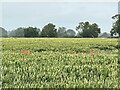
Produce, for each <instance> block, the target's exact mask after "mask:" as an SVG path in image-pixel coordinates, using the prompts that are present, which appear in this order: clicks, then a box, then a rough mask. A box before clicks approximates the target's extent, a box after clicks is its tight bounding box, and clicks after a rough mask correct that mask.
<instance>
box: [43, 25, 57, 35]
mask: <svg viewBox="0 0 120 90" xmlns="http://www.w3.org/2000/svg"><path fill="white" fill-rule="evenodd" d="M41 36H42V37H57V29H56V28H55V25H53V24H52V23H49V24H47V25H45V26H44V27H43V29H42V32H41Z"/></svg>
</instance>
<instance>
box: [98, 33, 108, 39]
mask: <svg viewBox="0 0 120 90" xmlns="http://www.w3.org/2000/svg"><path fill="white" fill-rule="evenodd" d="M99 37H103V38H107V37H110V34H109V33H107V32H103V33H101V34H100V35H99Z"/></svg>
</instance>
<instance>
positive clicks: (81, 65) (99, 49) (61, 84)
mask: <svg viewBox="0 0 120 90" xmlns="http://www.w3.org/2000/svg"><path fill="white" fill-rule="evenodd" d="M2 45H3V57H2V67H1V68H2V88H118V70H119V68H118V49H117V47H116V46H117V45H118V43H117V39H103V38H102V39H100V38H98V39H91V38H89V39H85V38H81V39H77V38H76V39H73V38H67V39H65V38H62V39H61V38H49V39H47V38H29V39H26V38H11V39H10V38H8V39H6V38H5V39H4V38H3V44H2ZM90 49H93V50H94V54H93V55H91V54H90V53H89V50H90ZM20 50H29V51H30V52H31V54H26V53H25V54H24V53H21V52H20ZM83 50H84V51H86V53H82V51H83Z"/></svg>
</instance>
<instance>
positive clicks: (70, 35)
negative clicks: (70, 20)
mask: <svg viewBox="0 0 120 90" xmlns="http://www.w3.org/2000/svg"><path fill="white" fill-rule="evenodd" d="M66 34H67V37H75V31H74V30H72V29H68V30H67V31H66Z"/></svg>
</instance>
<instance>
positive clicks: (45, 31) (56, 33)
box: [0, 14, 120, 38]
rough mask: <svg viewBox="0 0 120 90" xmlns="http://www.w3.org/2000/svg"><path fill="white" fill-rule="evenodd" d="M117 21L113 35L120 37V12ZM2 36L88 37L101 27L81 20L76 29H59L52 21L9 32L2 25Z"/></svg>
mask: <svg viewBox="0 0 120 90" xmlns="http://www.w3.org/2000/svg"><path fill="white" fill-rule="evenodd" d="M112 19H113V20H115V22H114V23H113V26H112V29H111V30H110V34H111V36H114V35H117V34H118V35H119V37H120V14H117V15H115V16H113V17H112ZM0 31H2V32H1V35H0V36H1V37H88V38H96V37H98V36H99V34H100V33H101V29H100V28H99V26H98V25H97V24H96V23H93V24H90V23H89V22H88V21H87V22H80V23H79V24H78V25H77V26H76V31H75V30H72V29H66V28H65V27H59V28H58V29H57V28H56V26H55V25H54V24H52V23H48V24H47V25H45V26H44V27H43V28H42V30H40V29H39V28H37V27H27V28H24V27H19V28H17V29H15V30H12V31H10V32H7V30H5V29H4V28H2V27H0Z"/></svg>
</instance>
